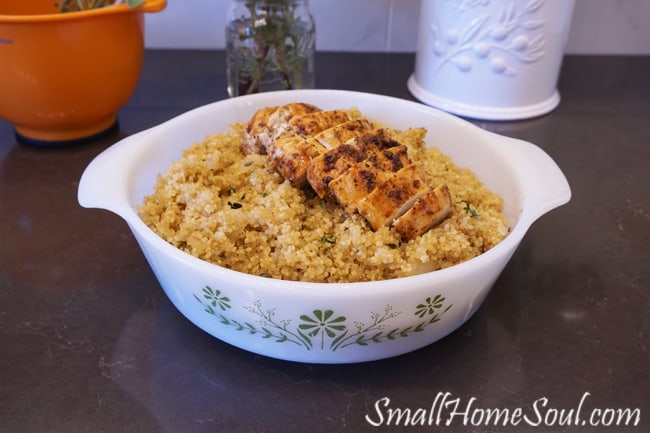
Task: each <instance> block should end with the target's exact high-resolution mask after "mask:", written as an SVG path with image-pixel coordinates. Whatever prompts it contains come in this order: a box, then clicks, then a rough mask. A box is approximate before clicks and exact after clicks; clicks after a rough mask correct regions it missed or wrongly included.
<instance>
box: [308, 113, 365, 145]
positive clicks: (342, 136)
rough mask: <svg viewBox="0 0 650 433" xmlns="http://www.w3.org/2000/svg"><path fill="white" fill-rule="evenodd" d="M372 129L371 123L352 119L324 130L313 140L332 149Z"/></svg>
mask: <svg viewBox="0 0 650 433" xmlns="http://www.w3.org/2000/svg"><path fill="white" fill-rule="evenodd" d="M373 128H374V126H373V124H372V122H370V121H369V120H367V119H354V120H349V121H347V122H344V123H340V124H338V125H336V126H333V127H331V128H328V129H325V130H324V131H321V132H319V133H318V134H316V135H315V136H314V138H315V139H316V140H317V141H318V142H319V143H320V144H322V145H323V146H325V147H326V148H327V149H333V148H335V147H339V146H340V145H342V144H343V143H345V142H347V141H349V140H351V139H353V138H355V137H357V136H358V135H360V134H362V133H364V132H368V131H371V130H372V129H373Z"/></svg>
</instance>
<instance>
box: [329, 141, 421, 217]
mask: <svg viewBox="0 0 650 433" xmlns="http://www.w3.org/2000/svg"><path fill="white" fill-rule="evenodd" d="M366 156H367V158H366V159H365V160H363V161H361V162H358V163H356V164H354V165H353V166H351V167H350V168H349V169H348V170H347V171H345V172H344V173H343V174H341V175H340V176H339V177H337V178H335V179H333V180H332V181H330V183H329V185H328V188H329V191H330V193H331V194H332V195H333V196H334V198H335V199H336V200H337V201H338V203H339V204H340V205H341V206H342V207H343V208H344V209H345V211H346V212H348V213H354V212H356V210H357V205H358V203H359V202H360V201H361V200H363V199H364V198H366V197H367V196H368V194H370V193H371V192H372V191H373V190H374V189H375V188H376V187H377V186H378V185H379V184H381V183H382V182H384V181H385V180H387V179H388V178H389V177H390V176H392V174H393V173H394V172H397V171H399V170H401V169H402V168H404V167H405V166H407V165H408V164H410V161H409V158H408V153H407V147H406V146H404V145H399V146H395V147H394V148H388V149H384V150H381V151H377V152H372V153H370V154H369V155H366Z"/></svg>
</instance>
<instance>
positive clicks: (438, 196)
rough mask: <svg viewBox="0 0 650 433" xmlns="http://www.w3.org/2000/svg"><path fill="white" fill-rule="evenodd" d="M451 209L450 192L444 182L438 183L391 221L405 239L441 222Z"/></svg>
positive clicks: (408, 239)
mask: <svg viewBox="0 0 650 433" xmlns="http://www.w3.org/2000/svg"><path fill="white" fill-rule="evenodd" d="M450 210H451V194H450V193H449V188H448V187H447V185H446V184H442V185H439V186H438V187H436V188H434V189H432V190H431V191H429V192H428V193H426V194H425V195H423V196H422V197H420V198H419V199H418V201H417V202H415V204H414V205H413V207H412V208H411V209H409V210H408V211H406V212H405V213H404V215H402V216H401V217H399V218H398V219H397V220H395V222H394V223H393V227H394V228H395V230H396V231H397V232H398V233H399V234H400V235H402V238H404V239H405V240H407V241H410V240H411V239H415V238H416V237H418V236H420V235H421V234H423V233H425V232H426V231H427V230H429V229H430V228H431V227H433V226H435V225H438V224H439V223H441V222H442V221H443V220H444V219H445V218H447V215H449V211H450Z"/></svg>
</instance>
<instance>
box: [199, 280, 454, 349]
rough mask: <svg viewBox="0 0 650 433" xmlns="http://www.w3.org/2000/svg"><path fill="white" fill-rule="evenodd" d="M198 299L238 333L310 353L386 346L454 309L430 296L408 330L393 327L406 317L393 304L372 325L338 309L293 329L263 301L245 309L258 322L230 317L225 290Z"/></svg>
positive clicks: (306, 318) (304, 318) (307, 317)
mask: <svg viewBox="0 0 650 433" xmlns="http://www.w3.org/2000/svg"><path fill="white" fill-rule="evenodd" d="M194 298H195V299H196V300H197V301H198V302H200V303H201V305H203V308H204V311H205V312H206V313H208V314H211V315H213V316H215V317H216V318H217V319H218V320H219V323H221V324H222V325H225V326H230V327H233V328H234V329H235V330H236V331H242V332H248V333H249V334H251V335H258V336H259V337H260V338H264V339H269V340H273V341H275V342H277V343H290V344H296V345H298V346H302V347H304V348H305V349H307V350H312V349H314V348H320V349H321V350H331V351H336V350H339V349H344V348H346V347H349V346H354V345H356V346H367V345H368V344H371V343H383V342H386V341H392V340H397V339H399V338H405V337H408V336H409V335H411V334H413V333H416V332H422V331H424V329H425V328H426V327H428V326H430V325H432V324H434V323H436V322H438V321H439V320H440V318H441V317H442V315H443V314H445V313H446V312H447V311H449V309H450V308H451V307H452V305H451V304H450V305H447V306H445V298H444V297H443V296H442V295H435V296H432V297H427V298H426V299H425V300H424V301H423V302H422V303H419V304H418V305H416V306H415V308H414V310H413V313H412V314H413V315H414V316H416V317H417V318H418V322H417V323H416V324H414V325H411V326H407V327H404V328H394V327H391V326H390V321H391V319H393V318H395V317H397V316H399V315H400V314H402V312H401V311H394V310H393V307H392V306H390V305H386V307H385V308H384V310H383V311H382V312H380V313H377V312H370V314H369V319H370V320H369V321H368V322H357V321H355V322H353V323H349V321H348V319H347V318H346V317H345V316H342V315H339V314H336V313H335V312H334V310H331V309H317V310H313V311H311V312H309V313H306V314H301V315H300V316H299V317H298V325H297V326H292V323H293V321H292V320H291V319H279V318H277V317H276V312H277V310H276V309H275V308H266V307H263V306H262V303H261V302H260V301H255V302H253V304H252V305H251V306H248V307H244V308H245V309H246V310H247V311H248V312H249V313H251V314H252V315H253V316H255V317H256V319H255V320H254V321H253V322H254V323H251V322H248V321H246V322H240V321H238V320H235V319H233V318H231V317H229V316H228V314H227V312H228V310H230V309H231V305H230V304H231V301H230V298H229V297H227V296H225V295H224V294H222V292H221V290H218V289H213V288H211V287H209V286H205V287H204V288H203V289H202V290H201V294H200V295H196V294H195V295H194Z"/></svg>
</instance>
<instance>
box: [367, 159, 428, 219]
mask: <svg viewBox="0 0 650 433" xmlns="http://www.w3.org/2000/svg"><path fill="white" fill-rule="evenodd" d="M425 175H426V173H425V171H424V169H423V168H422V165H421V164H419V163H413V164H410V165H408V166H406V167H404V168H403V169H401V170H399V171H398V172H396V173H393V174H392V175H391V176H390V177H389V178H388V179H387V180H386V181H384V182H382V183H381V184H380V185H378V186H377V188H375V189H374V190H373V191H372V192H371V193H370V194H369V195H368V196H367V197H366V198H364V199H363V200H361V201H360V202H359V204H358V206H357V210H358V211H359V214H361V216H363V217H364V218H365V219H366V220H367V221H368V223H369V224H370V226H371V227H372V228H373V230H379V229H380V228H381V227H383V226H387V225H390V224H391V223H392V222H393V220H395V218H398V217H399V216H401V215H402V214H404V213H405V212H406V211H407V210H409V209H410V208H411V207H412V206H413V204H415V202H416V201H417V200H418V199H419V198H420V197H422V196H423V195H424V194H426V193H427V192H428V191H429V186H428V185H427V182H426V180H425V179H426V176H425Z"/></svg>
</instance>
